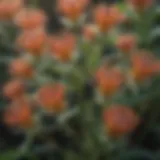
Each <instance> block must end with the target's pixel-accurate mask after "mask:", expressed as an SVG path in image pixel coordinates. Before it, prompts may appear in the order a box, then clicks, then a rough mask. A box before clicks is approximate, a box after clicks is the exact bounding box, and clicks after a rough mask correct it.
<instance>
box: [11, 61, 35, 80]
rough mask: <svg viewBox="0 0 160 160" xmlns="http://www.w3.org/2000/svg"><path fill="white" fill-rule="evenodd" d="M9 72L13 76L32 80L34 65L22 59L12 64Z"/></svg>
mask: <svg viewBox="0 0 160 160" xmlns="http://www.w3.org/2000/svg"><path fill="white" fill-rule="evenodd" d="M9 72H10V74H11V75H13V76H15V77H20V78H31V77H32V76H33V68H32V65H31V64H30V63H29V62H27V61H26V60H25V59H22V58H18V59H15V60H13V61H12V62H11V64H10V66H9Z"/></svg>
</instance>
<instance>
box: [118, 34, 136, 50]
mask: <svg viewBox="0 0 160 160" xmlns="http://www.w3.org/2000/svg"><path fill="white" fill-rule="evenodd" d="M116 45H117V47H118V48H119V49H120V50H121V51H122V52H123V53H130V52H131V51H132V50H133V49H134V48H135V47H136V37H135V36H133V35H129V34H128V35H122V36H120V37H118V39H117V42H116Z"/></svg>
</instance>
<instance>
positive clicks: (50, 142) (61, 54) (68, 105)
mask: <svg viewBox="0 0 160 160" xmlns="http://www.w3.org/2000/svg"><path fill="white" fill-rule="evenodd" d="M56 5H57V7H56V8H57V16H58V17H59V18H60V20H61V22H62V24H63V25H64V28H65V29H63V30H62V31H61V32H59V33H55V34H51V33H48V32H47V30H46V24H47V21H48V19H47V16H46V15H45V12H44V11H43V10H41V9H39V8H36V7H30V6H27V5H25V4H24V1H23V0H1V1H0V21H1V24H0V25H1V27H4V26H5V25H7V26H8V25H9V26H13V27H14V28H17V32H16V34H17V36H16V37H17V38H16V40H15V42H13V43H14V48H15V50H16V51H17V53H16V56H15V58H14V59H12V60H10V62H9V65H8V72H9V74H10V76H11V80H10V81H9V82H7V83H6V85H4V88H3V94H4V96H5V97H7V98H8V99H9V100H10V102H11V103H10V105H9V106H7V107H5V111H4V114H3V120H4V122H5V123H6V124H7V125H8V126H9V127H10V128H12V129H16V130H19V131H21V132H23V133H24V134H25V140H24V142H23V143H22V144H21V145H20V146H19V147H18V149H16V151H14V155H13V156H12V157H11V158H12V159H18V158H21V157H27V158H30V159H32V158H34V157H36V158H37V157H38V158H41V155H42V156H44V157H45V159H47V157H49V158H51V159H53V158H54V157H55V154H58V155H59V159H65V160H67V159H77V160H82V159H92V160H100V159H113V160H116V159H123V160H124V159H127V160H129V159H130V158H131V157H132V156H133V157H132V158H134V157H135V155H137V154H139V155H140V156H141V157H142V158H146V159H147V158H150V155H148V154H147V153H144V152H145V151H144V152H140V151H139V152H138V151H134V152H133V153H132V152H131V153H130V152H129V153H128V147H129V146H130V143H131V139H130V136H131V134H132V133H133V132H134V131H135V130H136V129H137V128H138V127H139V126H141V125H142V122H143V116H144V113H146V111H147V110H148V107H146V106H147V105H140V101H144V102H146V100H148V97H151V94H153V92H156V90H155V89H156V87H157V84H158V82H159V74H160V60H159V58H158V54H157V53H156V50H155V48H154V47H153V44H152V39H153V36H154V33H155V30H154V31H153V32H152V31H151V30H152V24H153V23H154V18H155V17H156V13H157V9H156V6H155V5H154V1H153V0H141V1H139V0H126V2H124V3H122V4H114V5H107V4H105V3H103V4H98V5H96V6H94V5H92V4H91V1H89V0H79V1H78V3H77V1H76V0H57V4H56ZM110 48H113V51H112V50H111V51H106V49H110ZM155 86H156V87H155ZM158 89H159V88H158ZM154 94H155V93H154ZM157 95H158V93H157V92H156V95H154V97H156V96H157ZM57 135H58V137H60V138H57ZM60 135H62V137H66V139H67V140H68V142H67V140H65V143H63V142H62V141H63V140H62V137H61V136H60ZM139 137H140V136H139ZM62 144H63V145H62ZM115 153H116V154H115ZM122 153H123V154H122Z"/></svg>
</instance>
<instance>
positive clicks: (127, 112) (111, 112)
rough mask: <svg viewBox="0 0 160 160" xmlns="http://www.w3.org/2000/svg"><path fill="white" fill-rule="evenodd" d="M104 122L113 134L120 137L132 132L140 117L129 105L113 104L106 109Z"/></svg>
mask: <svg viewBox="0 0 160 160" xmlns="http://www.w3.org/2000/svg"><path fill="white" fill-rule="evenodd" d="M104 123H105V127H106V128H107V129H108V132H109V134H110V135H111V136H115V137H119V136H122V135H125V134H128V133H130V132H132V131H133V130H134V129H135V128H136V127H137V125H138V124H139V117H138V115H137V114H136V113H135V112H134V110H133V109H131V108H130V107H129V106H123V105H113V106H110V107H109V108H107V109H106V110H105V111H104Z"/></svg>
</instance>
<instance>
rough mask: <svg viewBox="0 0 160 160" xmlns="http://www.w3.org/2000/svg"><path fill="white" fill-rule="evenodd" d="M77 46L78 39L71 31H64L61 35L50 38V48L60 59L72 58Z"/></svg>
mask: <svg viewBox="0 0 160 160" xmlns="http://www.w3.org/2000/svg"><path fill="white" fill-rule="evenodd" d="M75 47H76V39H75V37H74V35H72V34H70V33H64V34H62V35H61V36H59V37H58V36H57V37H52V38H51V39H50V48H51V51H52V54H53V55H54V56H55V57H56V58H57V59H58V60H60V61H63V62H64V61H68V60H71V58H72V55H73V52H74V50H75Z"/></svg>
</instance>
